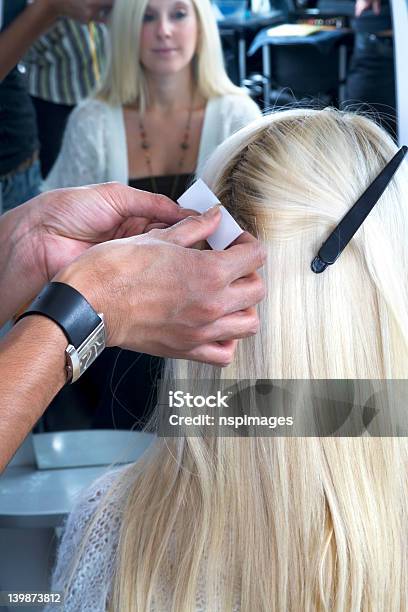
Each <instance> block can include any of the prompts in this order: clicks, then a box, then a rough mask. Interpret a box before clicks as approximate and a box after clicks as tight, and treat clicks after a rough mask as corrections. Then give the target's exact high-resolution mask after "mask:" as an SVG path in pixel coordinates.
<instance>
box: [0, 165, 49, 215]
mask: <svg viewBox="0 0 408 612" xmlns="http://www.w3.org/2000/svg"><path fill="white" fill-rule="evenodd" d="M40 184H41V171H40V162H39V160H38V159H37V160H36V161H35V162H34V163H33V164H32V165H31V166H30V167H29V168H26V169H25V170H23V171H22V172H16V174H13V175H12V176H10V177H7V178H4V179H0V212H7V211H8V210H11V209H12V208H15V207H16V206H19V204H23V203H24V202H27V200H30V199H31V198H34V197H35V196H36V195H38V194H39V193H40Z"/></svg>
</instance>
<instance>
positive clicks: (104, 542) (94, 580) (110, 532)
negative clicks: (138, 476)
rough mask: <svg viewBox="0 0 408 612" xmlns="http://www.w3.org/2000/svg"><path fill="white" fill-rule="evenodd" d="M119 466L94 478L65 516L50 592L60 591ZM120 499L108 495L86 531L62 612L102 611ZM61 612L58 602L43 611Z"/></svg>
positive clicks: (106, 594) (104, 604) (114, 548)
mask: <svg viewBox="0 0 408 612" xmlns="http://www.w3.org/2000/svg"><path fill="white" fill-rule="evenodd" d="M123 469H124V468H123V467H122V468H119V469H116V470H112V471H110V472H107V473H106V474H105V475H103V476H101V477H100V478H98V479H97V480H96V481H95V482H94V483H93V484H92V485H91V487H90V488H89V489H87V490H86V491H85V492H83V493H82V494H81V497H80V498H79V500H78V502H77V504H76V505H75V507H74V508H73V510H72V512H71V514H70V515H69V517H68V519H67V521H66V524H65V530H64V534H63V537H62V541H61V543H60V545H59V549H58V554H57V562H56V566H55V568H54V572H53V575H52V582H51V590H52V591H64V588H65V585H66V582H67V581H68V578H69V576H68V575H67V574H68V571H69V568H70V566H71V562H72V560H73V559H74V558H75V556H76V555H77V553H78V550H79V547H80V545H81V542H82V540H83V537H84V534H85V530H86V528H87V526H88V525H89V523H90V521H91V519H92V517H93V516H94V514H95V512H96V509H97V507H98V504H99V501H100V500H101V498H102V496H103V495H104V493H105V492H106V491H107V490H108V489H109V488H110V486H111V485H112V484H113V482H114V480H115V478H116V477H117V476H118V475H119V474H120V472H121V470H123ZM123 505H124V504H123V502H122V503H121V500H119V499H115V498H114V497H112V502H111V503H110V504H109V505H108V506H107V507H106V509H105V511H104V513H103V514H102V515H101V517H100V519H99V520H98V521H97V523H96V525H95V528H94V529H93V530H92V532H91V534H90V539H89V541H88V546H87V548H86V550H85V552H84V554H83V556H82V558H81V561H80V563H79V565H78V567H77V569H76V571H75V574H74V577H73V580H72V588H71V590H70V592H69V593H68V595H67V597H66V599H65V602H64V606H63V610H64V612H81V611H82V610H83V611H84V612H85V611H86V612H104V611H105V610H106V602H107V599H108V597H109V595H110V588H111V585H112V578H113V568H114V562H115V553H116V548H117V543H118V536H119V528H120V522H121V515H122V511H123ZM51 611H52V612H54V611H55V612H61V606H60V605H53V604H50V605H48V606H46V607H45V609H44V612H51Z"/></svg>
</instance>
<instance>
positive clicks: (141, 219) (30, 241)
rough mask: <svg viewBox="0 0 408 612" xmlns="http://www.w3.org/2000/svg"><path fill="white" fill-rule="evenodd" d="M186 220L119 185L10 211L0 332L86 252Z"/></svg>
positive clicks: (0, 253) (0, 244)
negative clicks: (160, 225) (159, 224)
mask: <svg viewBox="0 0 408 612" xmlns="http://www.w3.org/2000/svg"><path fill="white" fill-rule="evenodd" d="M188 214H189V212H188V211H186V210H183V209H181V208H180V207H179V206H177V204H175V203H174V202H172V201H171V200H169V199H168V198H166V197H165V196H160V195H152V194H150V193H148V192H145V191H138V190H136V189H132V188H131V187H127V186H125V185H121V184H119V183H106V184H104V185H93V186H92V185H91V186H89V187H78V188H76V189H58V190H56V191H50V192H48V193H43V194H41V195H40V196H38V197H36V198H34V199H32V200H30V201H29V202H27V203H26V204H24V205H23V206H19V207H18V208H15V209H13V210H12V211H10V212H9V213H7V214H5V215H3V216H2V217H1V225H0V279H1V295H2V299H1V300H0V326H1V323H2V322H4V321H5V320H7V318H8V317H10V316H12V315H13V314H14V313H15V312H16V310H18V309H19V308H21V307H23V306H24V305H25V304H26V303H27V302H29V301H30V300H31V299H33V298H34V297H35V295H36V294H37V293H38V292H39V291H40V290H41V288H42V287H43V286H44V285H45V284H46V283H47V282H48V281H49V280H51V279H52V278H53V277H54V276H55V274H56V273H57V272H58V271H59V270H61V269H62V268H64V267H65V266H66V265H68V264H69V263H70V262H71V261H73V260H74V259H75V258H76V257H78V256H79V255H81V254H82V253H83V252H84V251H86V250H87V249H88V248H89V247H91V246H93V245H95V244H98V243H100V242H104V241H106V240H113V239H115V238H124V237H127V236H134V235H135V234H141V233H143V232H144V231H145V228H146V226H147V225H148V224H151V223H154V222H162V223H167V224H174V223H176V222H177V221H180V220H181V219H184V218H185V217H186V216H187V215H188ZM190 214H191V213H190Z"/></svg>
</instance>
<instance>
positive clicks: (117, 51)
mask: <svg viewBox="0 0 408 612" xmlns="http://www.w3.org/2000/svg"><path fill="white" fill-rule="evenodd" d="M147 4H148V0H115V2H114V5H113V9H112V15H111V23H110V54H109V55H110V57H109V60H108V67H107V71H106V75H105V78H104V81H103V84H102V86H101V88H100V90H99V92H98V93H97V97H98V98H99V99H101V100H103V101H105V102H107V103H108V104H112V105H124V104H130V103H135V102H136V103H137V105H138V107H139V109H140V110H141V111H142V112H144V110H145V109H146V106H147V102H148V100H147V88H146V80H145V74H144V69H143V66H142V65H141V63H140V50H139V40H140V34H141V29H142V23H143V16H144V13H145V10H146V7H147ZM192 4H193V7H194V9H195V12H196V15H197V20H198V31H199V35H198V47H197V51H196V56H195V58H193V62H194V78H195V80H196V86H197V89H198V93H199V94H200V95H202V96H203V97H204V98H205V99H210V98H213V97H216V96H221V95H225V94H238V95H246V94H245V92H244V90H242V89H240V88H239V87H237V86H236V85H234V84H233V83H232V81H231V80H230V79H229V77H228V75H227V73H226V71H225V69H224V64H223V55H222V48H221V41H220V36H219V33H218V29H217V24H216V21H215V17H214V13H213V10H212V7H211V3H210V1H209V0H192Z"/></svg>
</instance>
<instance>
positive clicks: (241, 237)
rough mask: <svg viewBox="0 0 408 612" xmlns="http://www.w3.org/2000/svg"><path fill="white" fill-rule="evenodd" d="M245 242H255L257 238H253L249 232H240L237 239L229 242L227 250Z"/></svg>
mask: <svg viewBox="0 0 408 612" xmlns="http://www.w3.org/2000/svg"><path fill="white" fill-rule="evenodd" d="M246 242H257V238H255V236H253V235H252V234H250V233H249V232H242V234H240V235H239V236H238V238H237V239H236V240H234V242H231V244H230V245H229V247H228V248H230V247H232V246H235V245H236V244H245V243H246Z"/></svg>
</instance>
